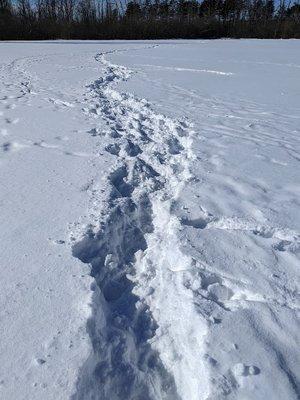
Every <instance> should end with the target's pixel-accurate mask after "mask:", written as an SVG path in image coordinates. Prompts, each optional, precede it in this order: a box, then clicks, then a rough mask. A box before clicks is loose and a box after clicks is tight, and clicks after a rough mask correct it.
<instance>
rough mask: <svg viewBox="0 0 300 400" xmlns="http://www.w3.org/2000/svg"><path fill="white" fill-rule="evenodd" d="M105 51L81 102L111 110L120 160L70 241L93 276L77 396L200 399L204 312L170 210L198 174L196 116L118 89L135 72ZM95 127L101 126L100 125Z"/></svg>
mask: <svg viewBox="0 0 300 400" xmlns="http://www.w3.org/2000/svg"><path fill="white" fill-rule="evenodd" d="M122 51H124V50H122ZM108 53H113V52H108ZM105 54H107V53H102V54H99V55H97V57H96V59H97V61H99V62H100V63H101V64H102V66H104V67H105V69H104V73H103V76H102V77H101V78H100V79H99V80H96V81H95V82H94V83H93V84H92V85H91V87H90V90H91V97H92V99H91V105H90V106H89V107H86V108H85V109H84V112H85V113H86V114H89V115H90V116H91V117H94V118H97V116H101V117H102V118H104V120H105V122H106V124H107V132H105V133H104V134H106V135H108V136H110V137H111V138H112V142H111V144H109V145H107V146H106V151H108V152H109V153H110V154H112V155H114V156H115V157H116V162H115V164H114V166H113V167H112V169H111V171H110V172H109V173H108V175H107V178H106V180H107V192H108V194H107V199H106V202H105V205H104V207H103V208H102V210H101V212H99V205H98V204H97V193H99V192H98V190H100V189H97V188H96V187H94V190H92V193H93V194H92V203H93V208H94V209H93V214H94V215H97V214H98V215H99V214H100V216H99V221H98V223H96V224H94V226H91V227H90V229H88V231H87V232H86V233H85V235H84V237H83V239H82V240H81V241H79V242H77V243H76V244H75V245H74V247H73V254H74V256H75V257H78V258H79V259H80V260H81V261H83V262H85V263H89V264H90V265H91V275H92V276H93V277H94V278H95V287H94V295H93V304H92V317H91V318H90V320H89V322H88V330H89V334H90V337H91V341H92V346H93V354H91V355H90V358H89V360H87V362H86V365H84V366H83V368H82V371H81V374H80V377H79V380H78V384H77V392H76V394H75V395H74V396H73V400H75V399H82V398H85V399H94V398H102V399H124V400H125V399H143V400H146V399H176V398H183V397H182V396H183V395H185V396H186V395H187V394H188V396H189V399H191V400H193V399H195V400H196V399H199V398H200V397H199V396H200V393H201V397H202V396H203V398H205V395H206V394H207V393H208V381H207V377H206V373H205V368H204V365H203V361H202V360H203V352H204V349H203V337H204V336H205V334H206V323H205V320H204V319H203V318H202V317H201V315H200V314H199V316H198V317H197V316H196V317H195V311H194V308H195V306H194V304H193V292H192V291H191V290H190V289H189V288H187V287H186V285H184V274H185V271H186V270H188V269H189V268H190V267H191V265H192V260H191V259H190V258H189V257H188V256H186V255H184V254H182V252H181V251H180V246H179V243H178V239H177V230H178V229H180V221H179V220H178V219H177V218H176V217H175V216H173V215H172V214H171V211H170V210H171V207H172V205H173V203H174V202H176V197H177V195H178V194H179V192H180V191H181V190H182V188H183V187H184V183H185V182H186V181H187V180H189V179H192V177H191V174H190V172H189V163H190V162H191V160H192V159H193V154H192V151H191V143H192V136H193V130H192V126H191V125H190V124H189V123H188V122H187V121H179V120H172V119H170V118H168V117H166V116H164V115H160V114H157V113H155V112H154V111H153V110H152V108H151V105H150V104H149V103H148V102H147V101H146V100H144V99H138V98H136V97H134V96H133V95H131V94H126V93H119V92H118V91H116V90H115V89H114V86H115V85H116V84H117V83H118V82H121V81H125V80H127V79H128V78H129V77H130V75H131V74H132V72H131V71H130V70H128V69H127V68H125V67H123V66H117V65H114V64H111V63H110V62H109V61H107V60H106V59H105ZM90 133H91V134H92V135H93V136H97V135H101V134H103V133H100V132H99V131H98V130H97V127H95V128H94V129H92V131H90ZM97 208H98V212H97ZM199 376H201V379H199ZM185 398H186V397H185Z"/></svg>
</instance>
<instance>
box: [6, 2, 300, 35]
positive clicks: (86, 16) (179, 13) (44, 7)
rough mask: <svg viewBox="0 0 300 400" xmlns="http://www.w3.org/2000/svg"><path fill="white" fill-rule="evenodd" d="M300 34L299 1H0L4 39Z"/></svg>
mask: <svg viewBox="0 0 300 400" xmlns="http://www.w3.org/2000/svg"><path fill="white" fill-rule="evenodd" d="M220 37H232V38H242V37H251V38H300V3H299V2H293V3H292V2H287V1H284V0H282V1H280V2H279V3H278V2H276V3H275V2H274V0H203V1H197V0H133V1H128V2H126V0H35V1H33V0H0V40H19V39H167V38H220Z"/></svg>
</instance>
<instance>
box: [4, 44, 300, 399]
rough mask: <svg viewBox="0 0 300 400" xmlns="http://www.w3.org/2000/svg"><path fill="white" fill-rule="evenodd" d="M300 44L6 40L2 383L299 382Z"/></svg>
mask: <svg viewBox="0 0 300 400" xmlns="http://www.w3.org/2000/svg"><path fill="white" fill-rule="evenodd" d="M299 46H300V45H299V41H297V40H287V41H280V40H277V41H276V40H216V41H201V40H197V41H157V42H151V41H148V42H147V41H145V42H126V41H112V42H93V41H85V42H80V41H78V42H76V41H74V42H73V41H69V42H64V41H57V42H31V43H29V42H16V43H12V42H11V43H9V42H7V43H5V42H2V43H0V54H1V59H0V76H1V83H0V87H1V92H0V152H1V153H0V154H1V158H0V171H1V174H0V181H1V186H0V187H1V191H0V205H1V213H0V224H1V231H0V234H1V238H0V242H1V248H2V251H1V253H2V257H1V261H2V262H1V267H2V274H1V291H0V299H1V304H2V307H1V319H0V320H1V323H0V329H1V344H0V347H1V348H0V354H1V363H0V393H1V398H3V399H9V400H10V399H14V400H19V399H41V398H43V399H47V400H48V399H55V400H59V399H68V398H70V399H72V400H82V399H85V400H87V399H98V398H99V399H100V398H101V399H110V400H114V399H122V400H125V399H132V400H133V399H140V400H147V399H170V400H171V399H172V400H173V399H174V400H175V399H181V400H202V399H203V400H208V399H209V400H219V399H225V398H226V399H255V400H259V399H266V398H267V397H269V398H271V399H272V400H277V399H278V400H279V399H280V400H282V399H297V398H298V396H299V365H300V362H299V361H300V360H299V350H298V343H299V272H298V270H299V251H300V213H299V193H300V184H299V160H300V147H299V122H300V101H299V98H300V80H299V68H300V56H299V54H300V52H299Z"/></svg>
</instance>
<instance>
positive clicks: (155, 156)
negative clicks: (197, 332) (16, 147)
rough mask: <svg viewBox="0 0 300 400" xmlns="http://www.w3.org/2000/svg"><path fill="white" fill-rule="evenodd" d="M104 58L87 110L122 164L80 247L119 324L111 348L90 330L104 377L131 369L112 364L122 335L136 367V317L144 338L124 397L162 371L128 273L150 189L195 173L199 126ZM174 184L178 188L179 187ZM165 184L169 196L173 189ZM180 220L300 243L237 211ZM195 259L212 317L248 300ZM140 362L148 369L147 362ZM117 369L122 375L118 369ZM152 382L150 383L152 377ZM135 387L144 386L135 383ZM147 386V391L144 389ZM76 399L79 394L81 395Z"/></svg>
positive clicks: (282, 245) (241, 370) (169, 388)
mask: <svg viewBox="0 0 300 400" xmlns="http://www.w3.org/2000/svg"><path fill="white" fill-rule="evenodd" d="M97 59H98V61H100V62H101V63H102V65H103V66H104V68H105V70H104V76H103V77H102V78H101V79H99V80H98V81H96V82H94V83H93V84H92V85H91V87H90V89H91V91H90V97H87V98H86V100H88V101H89V102H90V107H85V108H84V109H83V111H84V112H85V113H86V114H87V115H89V116H90V117H92V118H95V119H97V118H98V116H101V118H104V121H105V122H106V125H107V129H105V130H104V131H103V130H101V129H99V128H98V127H97V126H95V127H93V128H92V129H90V130H89V132H88V133H89V134H90V135H91V136H93V137H101V136H102V137H105V139H108V143H106V144H105V151H106V152H108V153H109V154H110V155H112V156H114V157H115V158H116V164H115V166H114V167H113V169H112V171H111V172H110V173H109V175H108V177H107V180H108V182H109V185H110V194H109V198H108V200H107V209H106V219H105V218H103V221H102V222H101V223H100V230H99V231H97V232H93V229H91V231H90V232H89V233H88V234H87V236H86V237H85V238H84V239H83V241H82V242H79V243H78V244H77V245H75V246H74V255H75V256H77V257H78V258H80V259H81V260H82V261H84V262H89V263H91V264H92V268H93V274H94V275H93V276H95V278H96V281H97V285H98V286H99V287H100V289H101V291H102V292H103V293H104V297H106V301H107V303H108V304H109V306H108V315H107V316H106V318H107V322H106V325H107V326H108V328H107V329H108V331H109V332H108V333H107V332H106V333H107V335H108V336H109V334H112V332H114V335H115V334H116V331H115V330H116V329H117V331H118V334H117V336H118V337H119V339H118V341H117V344H109V345H108V348H106V349H105V350H104V349H99V348H98V347H97V346H98V344H97V343H98V342H99V337H95V332H92V333H91V335H92V340H93V342H94V343H96V344H95V345H94V351H95V353H96V354H98V356H99V360H101V359H102V360H103V359H104V360H106V361H105V362H104V364H103V362H102V363H101V362H100V364H99V363H98V364H96V366H95V371H96V372H95V373H96V375H97V377H98V378H100V380H101V379H102V380H103V379H104V378H105V377H104V376H103V373H104V372H103V371H105V370H106V371H110V372H109V374H110V375H113V378H112V380H111V382H115V384H118V379H121V378H120V375H122V374H123V373H124V371H119V372H118V371H114V370H113V365H108V364H109V361H107V360H108V359H109V357H110V356H109V353H110V352H111V353H114V352H115V351H116V349H118V348H119V346H120V343H122V349H123V350H122V351H120V350H118V359H117V361H118V363H121V365H123V366H124V368H125V369H126V368H129V369H131V368H132V363H131V364H130V362H128V359H127V358H126V357H127V356H126V354H125V353H126V347H127V346H128V345H129V343H128V342H127V340H128V339H125V338H124V337H123V334H122V333H120V332H124V330H125V331H126V330H127V329H128V328H126V326H128V325H129V326H130V329H131V331H132V332H133V335H134V341H136V340H137V339H138V340H137V342H138V344H136V349H135V351H136V353H137V358H138V361H137V363H136V370H135V371H133V370H131V373H130V378H128V376H127V384H128V385H129V387H127V389H126V390H128V391H127V392H126V391H125V392H124V393H123V398H124V399H125V398H130V396H131V395H132V391H133V387H135V385H136V380H137V379H139V380H142V381H143V379H144V380H145V377H143V373H144V372H145V371H146V374H149V373H150V374H151V370H155V368H157V369H158V370H160V371H163V367H162V365H160V362H159V358H158V355H155V354H152V356H151V360H152V361H151V363H152V367H151V365H150V364H149V363H148V364H147V363H146V365H145V357H146V358H147V357H149V354H150V352H151V349H150V348H149V346H148V345H147V340H148V339H149V338H150V337H153V336H154V335H155V330H156V327H155V321H153V319H152V316H151V313H150V310H149V309H148V308H145V309H143V310H141V309H139V308H138V307H137V301H138V299H137V298H136V297H135V296H134V295H133V294H132V284H131V282H130V281H129V280H128V279H127V278H126V279H125V274H126V273H128V272H129V271H130V266H131V264H132V262H133V259H134V254H135V253H136V252H137V251H138V250H144V249H145V248H146V246H147V244H146V242H145V237H144V235H145V234H146V233H149V232H151V230H152V220H151V196H152V195H153V193H155V192H158V191H160V190H161V189H163V188H166V187H169V188H170V187H172V183H173V182H174V184H175V185H176V184H178V182H180V180H186V179H188V178H187V175H186V168H185V164H188V163H189V162H190V159H189V157H191V155H187V153H188V150H187V149H188V148H189V141H190V140H191V139H190V135H191V134H192V126H191V125H190V124H189V123H188V122H186V121H175V120H172V119H170V118H168V117H166V116H163V115H160V114H158V113H155V112H154V111H153V110H152V108H151V106H150V104H149V103H148V102H147V101H146V100H143V99H142V100H141V99H137V98H135V97H134V96H133V95H130V94H126V93H119V92H117V91H115V90H114V89H113V86H114V84H115V83H118V82H119V81H122V80H126V79H128V78H129V76H130V71H128V70H127V69H126V68H125V67H122V66H120V67H119V66H118V67H116V66H114V65H112V64H110V63H109V62H107V61H106V60H105V58H104V55H99V56H98V57H97ZM181 174H182V175H181ZM174 176H176V179H174ZM173 189H174V188H173ZM169 191H170V192H172V190H169ZM161 192H162V191H161ZM163 192H164V196H165V197H167V196H168V190H164V191H163ZM173 192H174V190H173ZM93 196H94V197H95V198H96V197H97V191H96V190H94V191H93ZM171 196H172V194H171ZM94 202H96V200H95V201H94ZM181 223H182V225H185V226H189V227H191V228H193V229H200V230H203V229H227V230H238V229H240V230H244V231H249V232H250V233H251V234H253V235H254V236H259V237H262V238H266V239H268V238H272V239H274V240H275V241H276V242H275V243H273V244H272V245H273V248H274V250H275V251H297V249H298V248H299V243H300V239H299V235H297V234H295V233H292V234H290V233H286V232H284V231H282V230H280V229H275V228H271V227H263V226H255V225H252V226H251V224H250V225H249V224H247V223H245V222H244V221H239V220H237V219H232V218H231V219H230V218H227V219H226V218H220V219H218V218H215V217H214V216H213V215H210V214H208V213H207V214H203V215H201V216H199V217H198V218H196V219H189V218H182V219H181ZM113 225H115V226H114V227H113ZM285 235H286V236H285ZM105 237H106V239H105ZM287 237H288V238H287ZM107 241H109V242H111V241H112V242H114V241H115V242H117V243H118V244H117V245H116V243H107ZM114 246H117V248H115V247H114ZM125 248H127V249H129V250H128V251H127V250H125ZM194 263H195V265H194V266H193V267H194V268H191V270H190V271H186V272H185V273H184V282H185V286H186V288H187V289H189V290H191V291H192V292H193V293H194V303H195V307H196V308H197V309H198V312H199V313H200V314H202V315H203V317H204V318H205V319H207V321H209V322H210V323H213V324H219V323H221V322H222V319H221V318H219V317H218V310H222V312H228V311H231V310H233V309H235V308H236V307H239V306H241V303H240V298H239V296H238V295H237V294H238V293H236V292H235V288H239V287H240V286H242V288H244V285H243V284H242V285H241V282H235V281H234V279H232V278H229V277H223V276H220V274H218V273H216V272H213V271H211V268H210V267H209V266H207V265H204V264H203V263H200V262H198V261H196V260H194ZM149 273H153V271H152V272H149ZM154 273H155V272H154ZM105 293H106V294H105ZM124 293H125V297H126V299H127V302H128V303H129V304H133V309H132V308H130V309H126V310H124V309H123V310H122V309H121V306H120V304H119V303H118V301H119V299H120V298H121V299H122V300H123V301H124ZM242 300H249V301H262V302H268V301H272V299H265V298H263V297H262V296H260V295H259V294H257V293H250V292H249V291H248V292H247V293H246V292H245V291H244V292H243V295H242ZM94 314H95V315H97V310H94ZM136 314H139V315H140V317H141V318H142V320H143V321H144V324H145V326H146V331H147V332H148V333H146V331H145V330H144V328H141V327H140V326H137V325H136ZM94 318H96V317H94ZM112 321H117V328H116V327H114V323H113V322H112ZM111 329H112V331H110V330H111ZM98 334H99V333H98ZM116 346H117V347H116ZM146 354H147V356H146ZM153 360H155V362H154V361H153ZM105 363H106V364H105ZM216 363H217V362H215V364H216ZM212 364H214V361H212ZM141 365H143V367H142V370H143V371H144V372H142V371H141V370H140V366H141ZM125 366H126V367H125ZM213 366H214V365H213ZM149 371H150V372H149ZM259 373H260V370H259V368H258V367H256V366H247V365H244V364H236V366H234V367H233V369H232V374H233V376H236V377H237V376H249V375H257V374H259ZM118 374H120V375H119V376H117V375H118ZM162 376H164V378H163V382H160V383H157V385H158V386H162V387H164V385H166V387H165V389H163V390H164V396H165V397H164V398H172V399H175V398H176V393H175V392H174V390H175V389H174V388H173V383H172V378H171V377H167V375H166V372H164V373H162ZM137 377H138V378H137ZM153 379H154V378H153ZM228 379H229V378H228ZM230 379H231V378H230ZM230 379H229V380H230ZM104 381H105V379H104ZM104 381H103V382H104ZM166 382H167V384H166ZM226 384H227V383H226V382H225V383H222V385H223V386H226ZM235 384H236V383H235V379H234V378H233V377H232V379H231V383H230V384H229V386H231V387H230V388H229V389H228V390H229V392H230V391H231V390H233V389H234V387H235ZM145 385H146V386H147V384H146V383H145ZM80 387H82V388H83V387H84V383H82V382H81V383H80V382H79V391H78V395H79V396H80ZM141 387H143V390H146V391H145V392H144V396H146V397H144V398H148V397H147V396H149V399H150V398H152V397H151V390H150V391H149V387H148V386H147V388H146V389H145V386H144V385H141ZM98 389H99V388H98ZM107 390H109V389H107ZM134 390H135V393H137V392H136V388H135V389H134ZM229 392H228V393H229ZM145 393H148V394H147V395H145ZM168 396H169V397H168ZM137 398H139V397H137ZM74 399H77V397H76V396H75V397H74Z"/></svg>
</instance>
